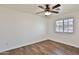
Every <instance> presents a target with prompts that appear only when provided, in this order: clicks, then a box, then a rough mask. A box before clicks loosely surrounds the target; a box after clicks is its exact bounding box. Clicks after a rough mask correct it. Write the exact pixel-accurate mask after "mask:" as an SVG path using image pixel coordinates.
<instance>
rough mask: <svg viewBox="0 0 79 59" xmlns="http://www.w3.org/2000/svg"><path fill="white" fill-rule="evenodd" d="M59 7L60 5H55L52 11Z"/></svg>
mask: <svg viewBox="0 0 79 59" xmlns="http://www.w3.org/2000/svg"><path fill="white" fill-rule="evenodd" d="M60 6H61V5H60V4H57V5H55V6H53V7H52V9H55V8H57V7H60Z"/></svg>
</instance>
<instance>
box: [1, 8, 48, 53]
mask: <svg viewBox="0 0 79 59" xmlns="http://www.w3.org/2000/svg"><path fill="white" fill-rule="evenodd" d="M46 31H47V30H46V20H45V18H43V17H41V16H38V15H30V14H27V13H21V12H18V11H14V10H10V9H6V8H2V7H0V52H2V51H5V50H8V49H13V48H16V47H20V46H24V45H28V44H32V43H35V42H38V41H42V40H43V39H45V37H46Z"/></svg>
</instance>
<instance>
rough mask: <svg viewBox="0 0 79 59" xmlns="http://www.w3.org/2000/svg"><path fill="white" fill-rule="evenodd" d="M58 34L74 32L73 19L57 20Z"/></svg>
mask: <svg viewBox="0 0 79 59" xmlns="http://www.w3.org/2000/svg"><path fill="white" fill-rule="evenodd" d="M56 32H70V33H71V32H73V18H69V19H64V20H57V21H56Z"/></svg>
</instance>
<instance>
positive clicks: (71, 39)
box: [48, 12, 79, 47]
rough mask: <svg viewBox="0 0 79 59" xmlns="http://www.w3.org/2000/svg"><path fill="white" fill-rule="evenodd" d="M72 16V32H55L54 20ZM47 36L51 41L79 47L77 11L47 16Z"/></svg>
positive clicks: (78, 14)
mask: <svg viewBox="0 0 79 59" xmlns="http://www.w3.org/2000/svg"><path fill="white" fill-rule="evenodd" d="M68 17H74V33H72V34H68V33H56V32H55V26H54V25H55V21H56V20H57V19H60V18H68ZM48 22H49V23H48V25H49V27H48V28H49V30H48V33H49V34H48V38H50V39H51V40H53V41H57V42H61V43H64V44H68V45H71V46H75V47H79V12H74V13H70V14H62V15H54V16H53V17H49V18H48Z"/></svg>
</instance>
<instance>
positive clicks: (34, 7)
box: [0, 4, 79, 14]
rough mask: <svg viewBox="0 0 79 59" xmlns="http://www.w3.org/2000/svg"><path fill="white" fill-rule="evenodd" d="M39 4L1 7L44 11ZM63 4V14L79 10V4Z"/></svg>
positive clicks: (29, 11)
mask: <svg viewBox="0 0 79 59" xmlns="http://www.w3.org/2000/svg"><path fill="white" fill-rule="evenodd" d="M38 5H39V4H4V5H0V7H5V8H9V9H13V10H16V11H20V12H25V13H30V14H35V13H36V12H40V11H42V9H40V8H38V7H37V6H38ZM61 5H62V6H61V11H60V13H61V14H64V13H71V12H76V11H79V4H61Z"/></svg>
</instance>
